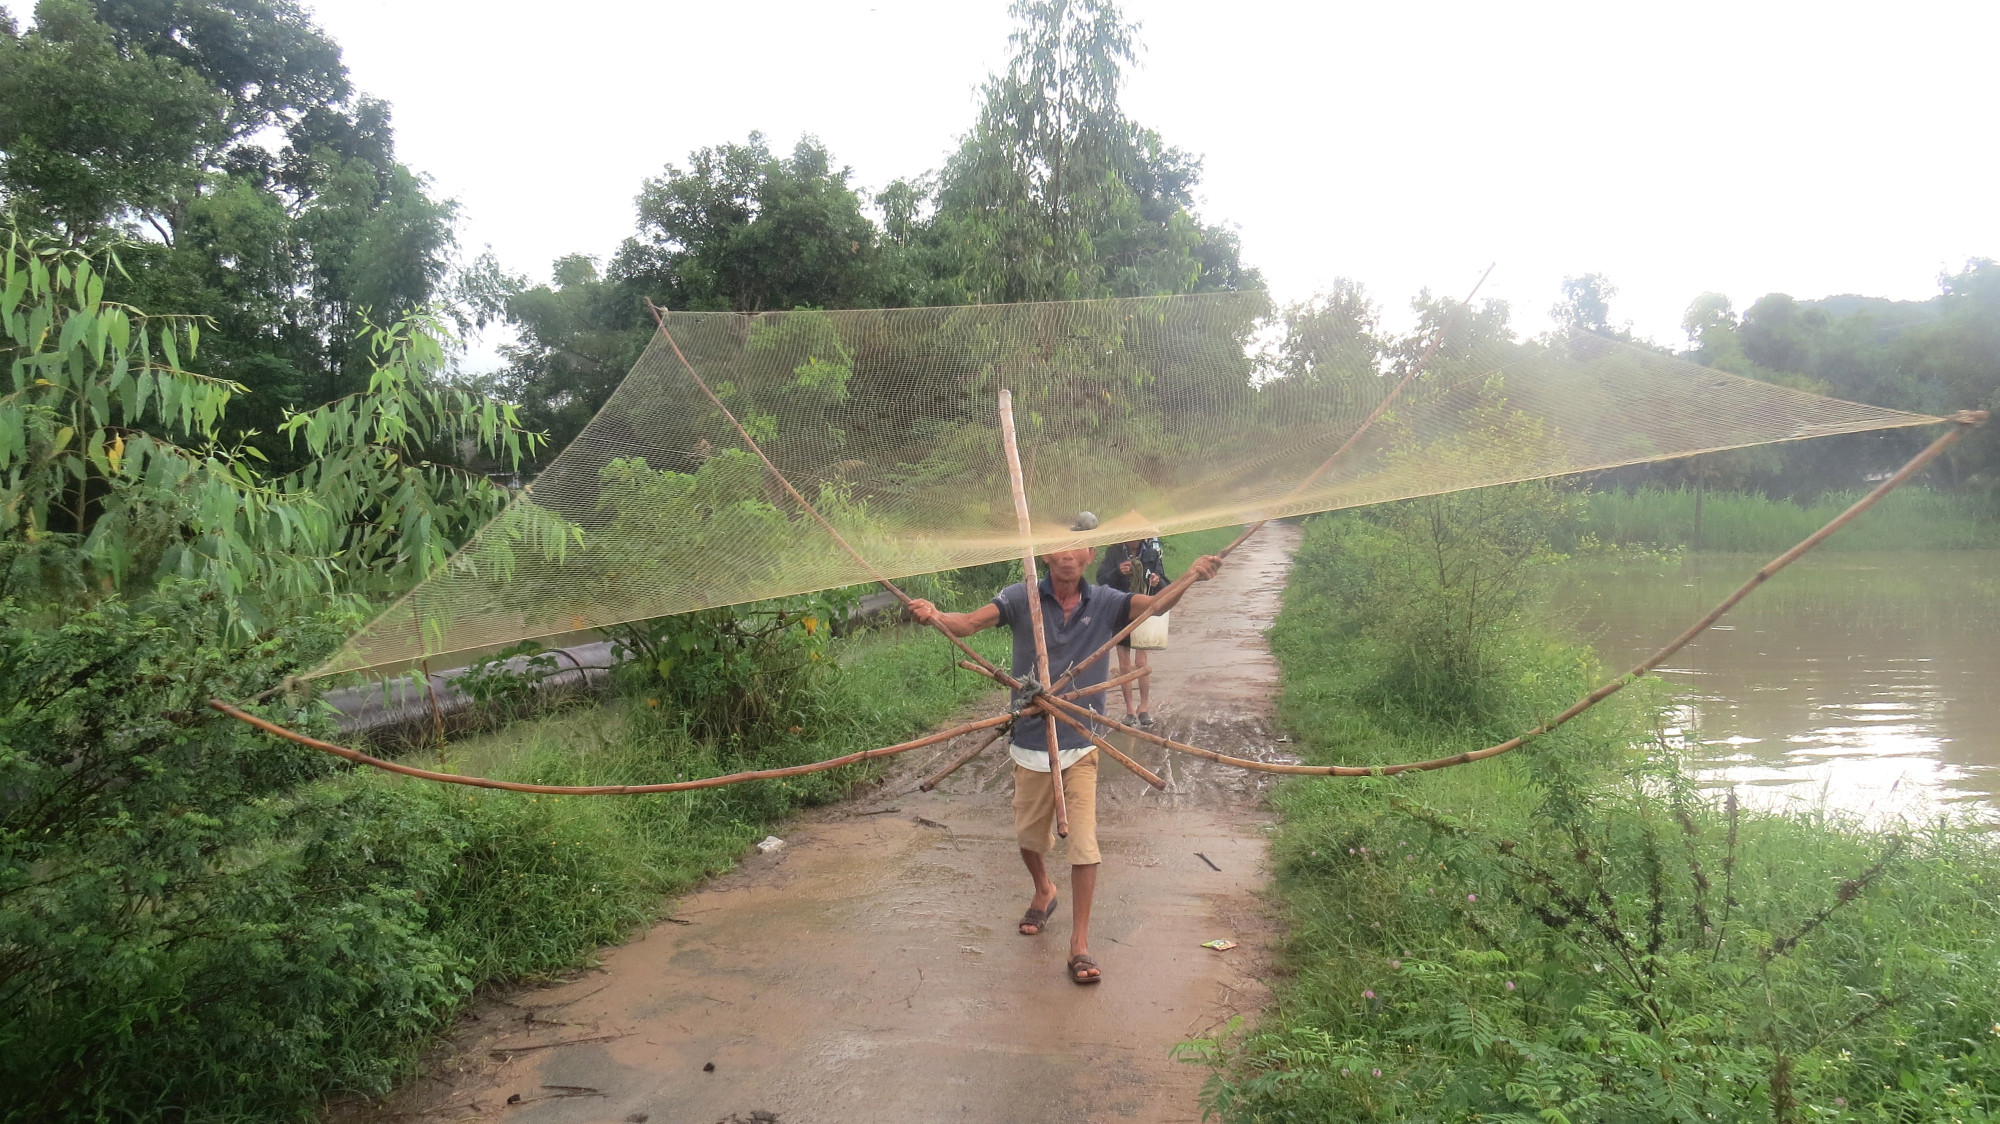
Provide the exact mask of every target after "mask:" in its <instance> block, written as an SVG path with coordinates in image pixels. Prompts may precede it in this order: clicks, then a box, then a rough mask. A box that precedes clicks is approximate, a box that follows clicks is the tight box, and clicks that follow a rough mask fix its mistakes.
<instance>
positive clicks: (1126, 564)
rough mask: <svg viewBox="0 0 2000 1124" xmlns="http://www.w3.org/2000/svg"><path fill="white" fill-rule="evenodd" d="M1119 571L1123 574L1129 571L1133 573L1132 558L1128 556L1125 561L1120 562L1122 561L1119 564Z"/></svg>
mask: <svg viewBox="0 0 2000 1124" xmlns="http://www.w3.org/2000/svg"><path fill="white" fill-rule="evenodd" d="M1118 572H1119V573H1121V574H1129V573H1131V572H1132V560H1131V559H1130V558H1127V559H1126V560H1125V561H1123V562H1120V563H1119V564H1118Z"/></svg>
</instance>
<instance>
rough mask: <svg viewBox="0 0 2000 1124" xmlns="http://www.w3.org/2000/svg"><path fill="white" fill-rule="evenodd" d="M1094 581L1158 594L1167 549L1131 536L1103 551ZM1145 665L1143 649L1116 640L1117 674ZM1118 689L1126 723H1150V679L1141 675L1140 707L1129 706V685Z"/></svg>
mask: <svg viewBox="0 0 2000 1124" xmlns="http://www.w3.org/2000/svg"><path fill="white" fill-rule="evenodd" d="M1097 584H1099V585H1110V586H1117V587H1119V588H1121V589H1129V590H1131V591H1132V592H1134V593H1157V592H1159V591H1160V590H1161V589H1163V588H1165V587H1166V584H1167V558H1166V548H1165V547H1163V546H1161V545H1160V540H1158V539H1133V540H1132V541H1131V542H1121V543H1114V544H1112V546H1111V548H1110V549H1109V550H1106V551H1105V552H1104V561H1102V562H1100V563H1098V564H1097ZM1135 664H1136V665H1137V666H1139V667H1142V668H1143V667H1145V666H1146V664H1147V660H1146V650H1145V649H1144V648H1140V649H1136V650H1135V649H1134V648H1133V647H1132V639H1131V637H1129V636H1128V637H1126V638H1125V639H1123V640H1121V641H1119V642H1118V674H1120V675H1124V674H1125V673H1126V672H1129V671H1131V670H1132V668H1133V666H1134V665H1135ZM1118 691H1119V693H1120V694H1121V695H1123V696H1124V698H1125V717H1124V719H1123V720H1122V721H1123V722H1124V723H1125V724H1126V725H1127V726H1143V727H1146V728H1148V729H1150V728H1152V725H1153V678H1152V676H1150V675H1148V676H1143V677H1141V678H1140V680H1139V709H1138V710H1136V711H1135V710H1133V709H1132V684H1130V683H1120V684H1119V685H1118Z"/></svg>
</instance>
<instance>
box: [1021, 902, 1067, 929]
mask: <svg viewBox="0 0 2000 1124" xmlns="http://www.w3.org/2000/svg"><path fill="white" fill-rule="evenodd" d="M1061 904H1062V899H1061V898H1050V899H1049V904H1048V905H1047V906H1045V907H1043V908H1041V909H1036V908H1034V907H1033V906H1029V907H1028V912H1026V913H1024V914H1022V915H1021V920H1020V922H1019V923H1017V924H1016V925H1015V926H1014V928H1015V929H1019V928H1021V926H1022V925H1033V926H1034V927H1035V931H1034V932H1032V933H1022V934H1021V935H1022V936H1024V937H1039V936H1041V935H1042V932H1043V930H1045V929H1047V928H1048V927H1049V918H1050V917H1051V916H1052V915H1053V914H1054V913H1055V911H1056V906H1058V905H1061Z"/></svg>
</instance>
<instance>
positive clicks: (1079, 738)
mask: <svg viewBox="0 0 2000 1124" xmlns="http://www.w3.org/2000/svg"><path fill="white" fill-rule="evenodd" d="M1039 584H1040V589H1041V595H1042V631H1043V634H1044V637H1045V639H1046V640H1047V641H1048V645H1049V678H1050V679H1051V680H1056V679H1061V678H1062V677H1063V673H1064V672H1066V671H1068V670H1069V669H1070V667H1071V666H1072V665H1073V664H1075V663H1076V661H1078V660H1080V659H1082V658H1084V657H1085V656H1087V655H1089V654H1090V653H1092V652H1094V651H1096V650H1097V649H1098V648H1100V647H1102V646H1103V645H1104V643H1105V641H1107V640H1110V639H1111V638H1112V637H1113V636H1116V635H1117V634H1118V630H1119V629H1121V628H1124V627H1125V625H1126V624H1127V623H1128V622H1129V621H1130V620H1131V605H1132V595H1131V594H1129V593H1126V592H1125V591H1124V590H1120V589H1113V588H1111V587H1110V586H1108V585H1092V584H1091V583H1089V582H1088V581H1079V582H1078V583H1077V586H1078V590H1079V592H1080V593H1081V594H1082V595H1083V596H1082V600H1081V601H1079V602H1077V606H1076V609H1075V611H1073V612H1072V613H1070V614H1069V616H1068V618H1067V619H1065V618H1064V616H1063V609H1062V605H1061V604H1060V603H1059V602H1057V601H1056V595H1055V591H1054V590H1053V589H1052V588H1051V587H1050V585H1049V579H1048V578H1046V577H1044V578H1043V579H1041V582H1040V583H1039ZM993 604H994V606H995V607H996V608H998V609H999V610H1000V622H1001V623H1002V624H1004V625H1006V626H1007V627H1008V628H1009V629H1011V630H1012V631H1013V633H1014V677H1015V678H1017V679H1019V678H1024V677H1026V676H1030V675H1033V674H1035V638H1034V634H1033V633H1032V632H1030V631H1029V625H1030V624H1031V621H1030V619H1029V616H1028V587H1027V584H1026V583H1025V582H1015V583H1014V584H1013V585H1010V586H1008V587H1007V588H1005V589H1003V590H1001V591H1000V592H999V593H998V594H995V595H994V598H993ZM1110 666H1111V655H1110V653H1108V652H1107V653H1105V654H1104V655H1103V656H1102V657H1100V658H1099V659H1098V660H1097V662H1096V663H1094V664H1092V665H1091V666H1089V667H1087V668H1085V669H1084V670H1082V671H1080V672H1078V673H1077V676H1076V678H1075V679H1072V680H1071V681H1070V683H1069V685H1068V686H1067V687H1064V688H1063V690H1064V691H1066V692H1067V691H1073V690H1078V689H1080V688H1083V687H1090V686H1095V685H1096V684H1099V683H1102V682H1104V680H1105V679H1106V678H1108V677H1109V672H1110ZM1043 686H1045V687H1046V686H1048V684H1046V683H1044V684H1043ZM1013 701H1014V704H1015V705H1019V704H1020V701H1021V700H1020V695H1019V693H1018V692H1016V693H1015V697H1014V700H1013ZM1076 702H1077V705H1079V706H1085V707H1089V708H1090V709H1092V710H1095V711H1097V712H1098V713H1100V714H1102V713H1103V712H1104V696H1102V695H1098V696H1095V697H1092V698H1082V699H1078V700H1076ZM1047 722H1048V719H1047V718H1045V717H1043V716H1042V715H1041V714H1040V713H1038V712H1031V713H1028V714H1023V715H1021V716H1020V717H1019V718H1017V719H1015V721H1014V737H1013V742H1014V744H1015V745H1017V746H1020V747H1021V748H1023V749H1026V750H1028V751H1029V753H1028V754H1026V755H1022V754H1016V755H1015V760H1017V761H1021V763H1022V764H1024V765H1028V767H1029V768H1037V766H1039V769H1038V771H1041V772H1047V771H1048V767H1049V742H1048V734H1047V733H1045V732H1044V731H1043V729H1042V727H1043V725H1044V724H1046V723H1047ZM1056 745H1057V747H1058V748H1059V749H1063V750H1080V751H1088V750H1089V749H1090V748H1091V743H1090V739H1089V738H1086V737H1084V736H1083V734H1081V733H1080V732H1078V731H1077V730H1075V729H1073V728H1072V727H1069V726H1066V725H1064V724H1063V723H1061V722H1058V723H1056ZM1081 756H1082V753H1076V754H1070V753H1064V754H1063V757H1064V759H1065V760H1064V761H1063V768H1065V769H1067V768H1068V767H1069V765H1070V761H1071V760H1073V759H1074V758H1075V757H1081ZM1024 757H1026V758H1032V759H1033V760H1034V761H1035V764H1029V762H1028V760H1024V759H1023V758H1024Z"/></svg>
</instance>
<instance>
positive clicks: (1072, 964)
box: [1069, 952, 1104, 986]
mask: <svg viewBox="0 0 2000 1124" xmlns="http://www.w3.org/2000/svg"><path fill="white" fill-rule="evenodd" d="M1078 968H1097V974H1096V975H1094V976H1079V975H1077V974H1076V970H1077V969H1078ZM1103 978H1104V969H1102V968H1098V967H1097V961H1095V960H1092V959H1091V958H1090V954H1089V953H1087V952H1085V953H1078V954H1077V955H1075V956H1072V957H1070V958H1069V982H1071V983H1073V984H1077V985H1079V986H1081V985H1084V984H1094V983H1096V982H1097V981H1099V980H1101V979H1103Z"/></svg>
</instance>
